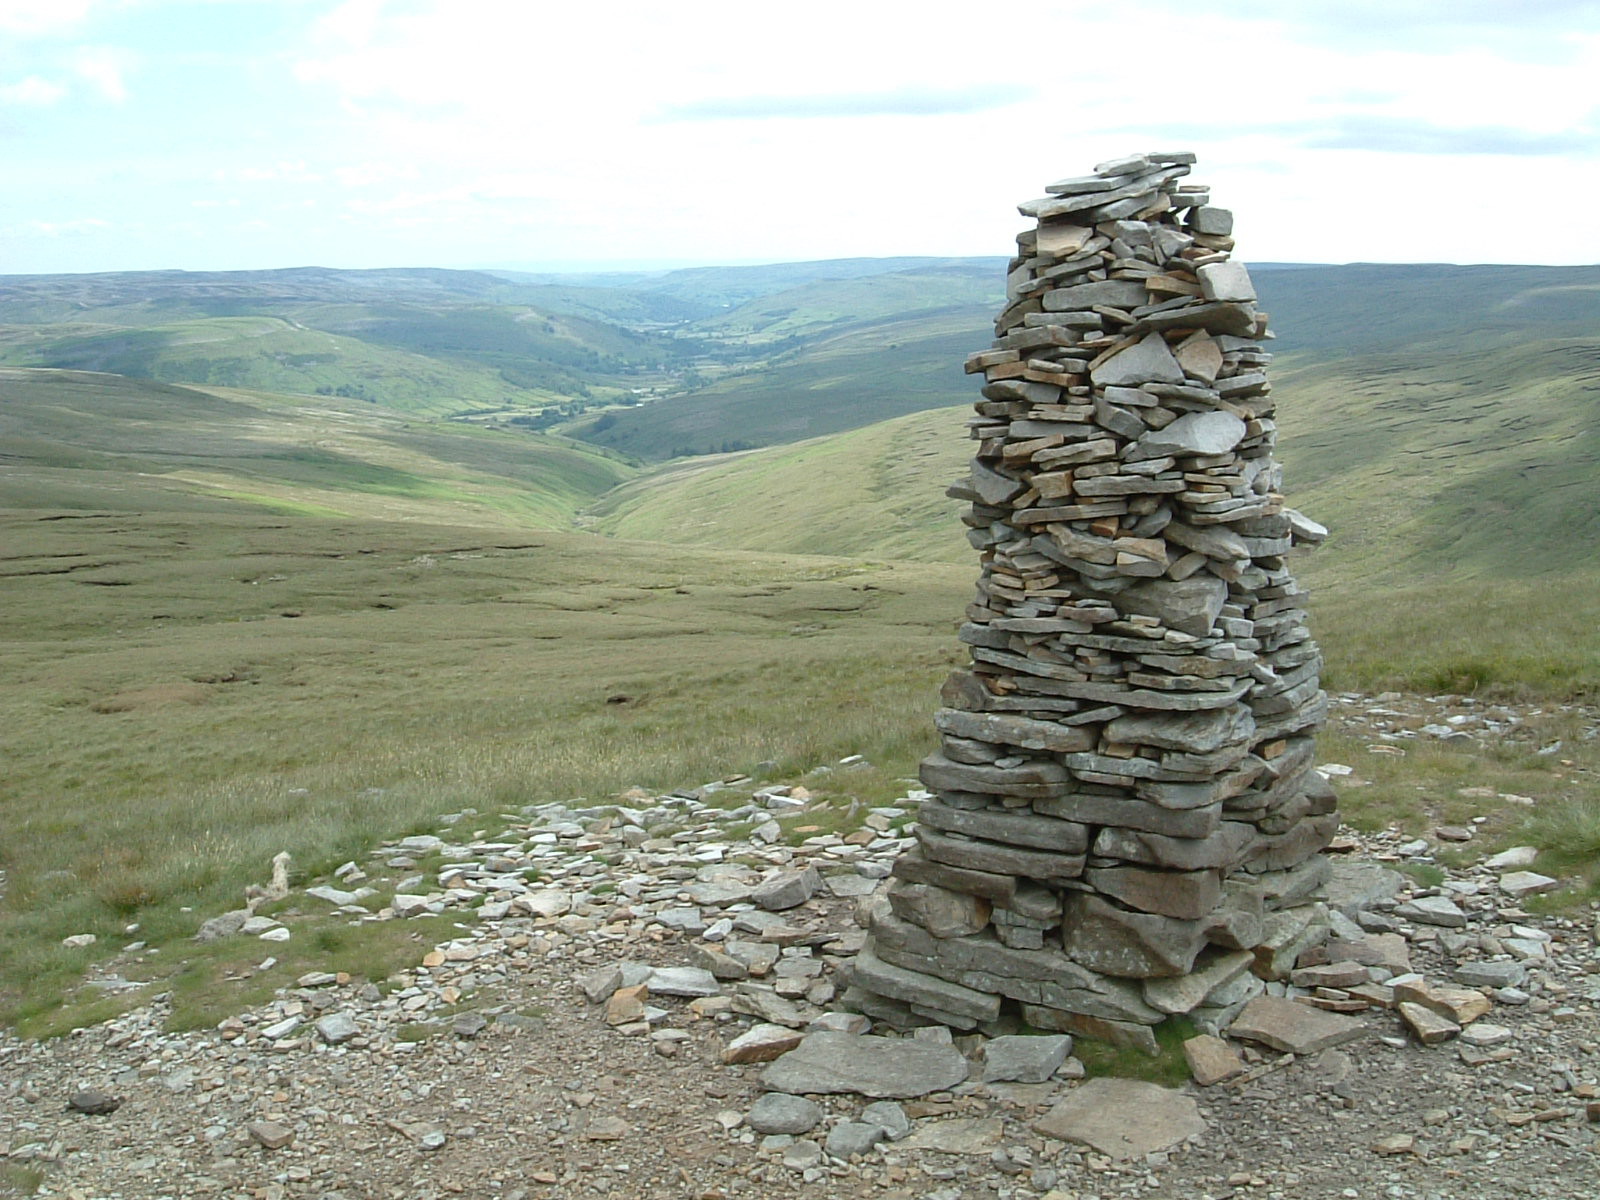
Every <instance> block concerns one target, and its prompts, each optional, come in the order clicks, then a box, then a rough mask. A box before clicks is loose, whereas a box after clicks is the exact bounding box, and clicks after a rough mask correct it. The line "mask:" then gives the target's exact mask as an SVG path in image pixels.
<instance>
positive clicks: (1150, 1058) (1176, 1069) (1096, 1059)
mask: <svg viewBox="0 0 1600 1200" xmlns="http://www.w3.org/2000/svg"><path fill="white" fill-rule="evenodd" d="M1153 1032H1154V1033H1155V1035H1156V1047H1157V1050H1156V1053H1155V1054H1146V1053H1145V1052H1144V1051H1143V1050H1139V1049H1137V1048H1135V1047H1132V1046H1115V1045H1112V1044H1111V1043H1110V1042H1102V1041H1097V1040H1096V1039H1094V1038H1073V1039H1072V1052H1073V1054H1075V1055H1076V1056H1077V1057H1078V1059H1079V1060H1080V1061H1081V1062H1082V1063H1083V1066H1084V1070H1085V1071H1086V1072H1087V1074H1088V1077H1089V1078H1090V1079H1099V1078H1101V1077H1102V1076H1112V1077H1114V1078H1117V1079H1142V1080H1144V1081H1145V1082H1146V1083H1158V1084H1160V1085H1161V1086H1163V1087H1182V1086H1183V1085H1184V1084H1186V1083H1188V1082H1189V1060H1188V1059H1187V1058H1185V1057H1184V1054H1183V1043H1184V1042H1185V1041H1187V1040H1188V1039H1189V1038H1192V1037H1194V1036H1195V1034H1197V1033H1198V1032H1199V1030H1197V1029H1196V1028H1195V1027H1194V1025H1193V1024H1192V1023H1191V1022H1190V1021H1188V1020H1187V1019H1186V1018H1184V1017H1168V1018H1167V1019H1166V1020H1165V1021H1162V1022H1161V1024H1159V1025H1157V1026H1156V1027H1155V1029H1154V1030H1153Z"/></svg>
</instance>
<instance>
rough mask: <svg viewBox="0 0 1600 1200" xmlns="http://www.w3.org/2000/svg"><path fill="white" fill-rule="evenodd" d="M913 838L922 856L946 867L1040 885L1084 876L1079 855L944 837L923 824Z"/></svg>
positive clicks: (1082, 857)
mask: <svg viewBox="0 0 1600 1200" xmlns="http://www.w3.org/2000/svg"><path fill="white" fill-rule="evenodd" d="M916 835H917V844H918V845H919V846H921V847H922V853H923V855H924V857H926V858H931V859H932V860H933V861H934V862H941V863H944V864H945V865H947V866H952V867H963V868H966V869H969V870H973V871H987V872H989V873H990V874H994V875H1012V876H1018V877H1021V878H1023V879H1037V880H1039V881H1040V882H1041V883H1067V882H1069V881H1071V880H1073V879H1076V878H1077V877H1078V876H1079V875H1081V874H1083V859H1084V856H1083V855H1082V854H1061V853H1056V852H1051V851H1047V850H1024V849H1021V848H1020V847H1017V846H1006V845H1002V844H1001V843H999V842H986V841H982V840H980V839H977V838H955V837H946V836H945V835H944V834H941V833H937V832H935V831H934V830H933V829H931V828H929V827H928V826H926V825H918V826H917V828H916Z"/></svg>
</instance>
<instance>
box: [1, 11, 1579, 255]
mask: <svg viewBox="0 0 1600 1200" xmlns="http://www.w3.org/2000/svg"><path fill="white" fill-rule="evenodd" d="M1597 80H1600V0H1583V2H1567V0H1521V2H1515V0H1440V2H1435V0H1311V2H1301V0H1140V2H1139V3H1137V4H1108V3H1105V0H1087V2H1085V0H1059V2H1058V0H1027V2H1026V3H1016V4H1002V3H993V4H982V5H979V4H975V3H972V2H971V0H915V2H902V0H850V2H848V3H840V2H836V0H807V3H805V4H796V5H787V4H785V5H778V4H767V3H762V2H761V0H740V2H738V3H724V2H723V0H674V2H670V3H667V2H645V0H607V2H605V3H593V2H589V3H584V2H573V0H562V2H560V3H555V2H552V0H0V274H31V273H44V272H85V271H113V270H148V269H169V268H181V269H185V270H222V269H260V268H272V267H291V266H306V265H313V264H314V265H321V266H330V267H386V266H433V267H508V268H521V269H535V270H539V269H557V270H559V269H596V268H599V269H604V268H608V267H615V268H626V267H636V266H647V267H662V266H683V265H696V264H728V263H753V262H786V261H802V260H811V259H823V258H844V257H858V256H866V257H884V256H892V255H963V256H964V255H1005V254H1008V253H1009V252H1010V251H1011V248H1012V239H1013V238H1014V236H1015V234H1016V233H1017V232H1018V231H1019V230H1020V229H1021V228H1023V227H1024V225H1026V224H1028V222H1025V221H1024V220H1023V219H1022V218H1021V217H1019V216H1018V215H1017V212H1016V207H1015V206H1016V205H1017V204H1018V203H1020V202H1022V201H1025V200H1028V199H1031V198H1033V197H1035V196H1039V195H1042V194H1043V187H1044V185H1045V184H1047V183H1049V182H1051V181H1052V180H1055V179H1058V178H1062V177H1067V176H1074V175H1081V174H1084V173H1086V172H1087V171H1088V170H1089V169H1090V168H1092V167H1093V166H1094V165H1095V164H1096V163H1098V162H1101V161H1105V160H1107V159H1111V158H1115V157H1119V156H1121V155H1124V154H1127V153H1130V152H1136V151H1158V150H1159V151H1166V150H1193V151H1195V152H1196V153H1197V154H1198V155H1199V156H1200V161H1199V164H1198V165H1197V166H1196V168H1195V171H1194V175H1193V176H1192V177H1191V179H1192V181H1193V182H1203V183H1207V184H1209V185H1210V186H1211V189H1212V198H1213V203H1215V204H1218V205H1221V206H1224V207H1227V208H1231V209H1233V210H1234V213H1235V236H1236V238H1237V239H1238V253H1239V254H1240V256H1241V257H1243V258H1246V259H1248V260H1250V261H1253V262H1355V261H1363V262H1518V263H1564V264H1571V263H1600V220H1596V219H1594V217H1593V214H1592V206H1593V202H1594V196H1595V194H1596V192H1597V190H1600V85H1597V83H1596V81H1597Z"/></svg>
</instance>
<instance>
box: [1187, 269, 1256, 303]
mask: <svg viewBox="0 0 1600 1200" xmlns="http://www.w3.org/2000/svg"><path fill="white" fill-rule="evenodd" d="M1195 274H1196V275H1197V276H1198V277H1199V279H1200V294H1201V295H1202V296H1204V297H1205V298H1206V299H1207V300H1223V301H1250V300H1254V299H1255V298H1256V287H1255V284H1253V283H1252V282H1251V281H1250V272H1249V270H1248V269H1247V268H1246V267H1245V265H1244V264H1243V263H1241V262H1232V261H1229V262H1218V263H1207V264H1205V266H1203V267H1200V268H1198V269H1197V270H1196V271H1195Z"/></svg>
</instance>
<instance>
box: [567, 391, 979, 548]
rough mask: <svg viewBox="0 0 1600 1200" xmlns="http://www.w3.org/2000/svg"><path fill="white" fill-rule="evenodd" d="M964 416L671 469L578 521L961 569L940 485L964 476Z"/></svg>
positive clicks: (711, 541)
mask: <svg viewBox="0 0 1600 1200" xmlns="http://www.w3.org/2000/svg"><path fill="white" fill-rule="evenodd" d="M968 412H969V410H968V409H967V408H966V407H964V406H963V407H956V408H939V409H934V410H932V411H930V412H924V413H914V414H912V415H910V416H906V417H898V418H895V419H893V420H889V421H882V422H879V423H878V424H875V425H869V426H867V427H866V428H865V429H856V430H851V431H849V432H847V433H840V434H834V435H832V436H829V437H825V438H818V439H813V440H810V441H805V442H801V443H798V444H796V445H792V446H774V447H769V448H768V449H765V450H760V451H754V452H750V453H746V454H737V455H729V456H723V457H717V458H711V459H690V460H686V461H678V462H673V463H670V464H668V465H666V466H663V467H660V468H657V469H656V470H655V471H653V472H651V473H650V474H648V475H645V476H643V477H641V478H638V479H635V480H630V481H628V482H626V483H624V484H621V485H619V486H618V487H617V488H615V489H613V490H612V491H610V492H608V493H607V494H606V495H605V496H603V497H602V498H601V499H600V500H599V501H598V502H597V503H596V504H594V505H592V506H591V507H590V508H589V509H588V510H587V513H586V517H587V523H588V524H589V525H590V527H591V528H594V529H597V530H599V531H601V532H604V533H608V534H613V535H615V536H618V537H631V538H644V539H649V540H651V541H665V542H676V543H680V544H683V545H691V546H721V547H726V548H738V549H743V550H765V551H792V552H799V553H816V554H824V553H826V554H860V555H872V556H874V557H884V558H896V559H914V560H918V561H941V560H942V561H948V562H962V561H967V560H969V559H971V558H972V557H973V556H972V550H971V547H970V546H969V545H968V544H967V540H966V538H965V537H963V536H962V528H963V527H962V526H961V524H960V523H959V521H958V519H957V514H958V512H959V509H960V506H959V505H958V504H957V502H956V501H954V500H950V499H948V498H947V497H946V496H945V495H944V492H943V487H944V485H945V484H947V483H952V482H954V481H955V480H956V479H957V478H960V477H962V476H964V475H965V474H966V471H967V462H968V460H969V459H970V457H971V444H970V443H969V442H968V441H967V440H966V436H965V433H966V431H965V427H964V425H965V421H966V419H967V416H968ZM824 481H825V482H824Z"/></svg>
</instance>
